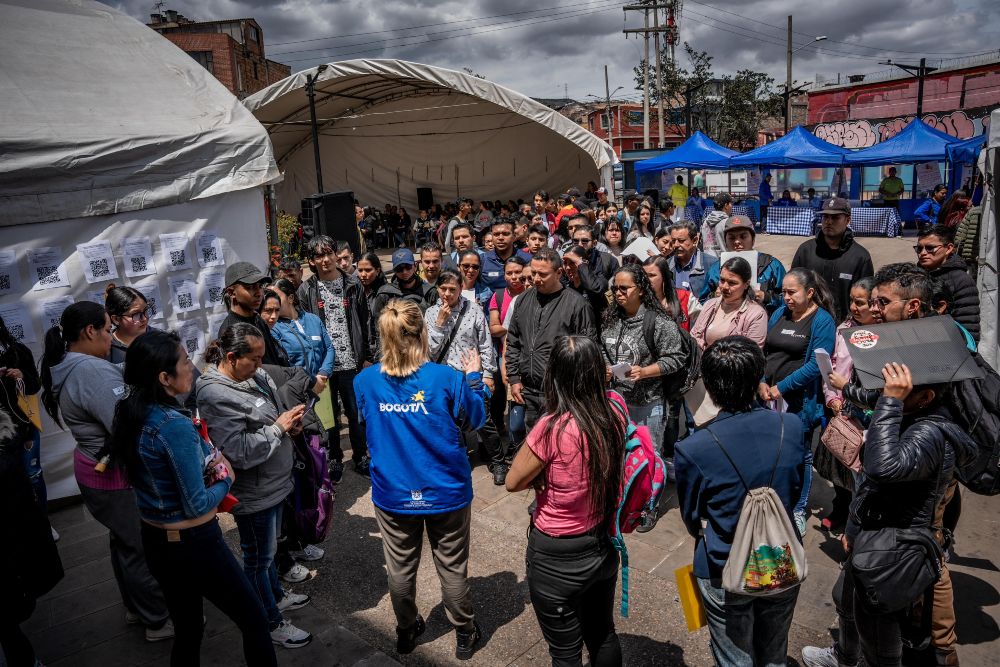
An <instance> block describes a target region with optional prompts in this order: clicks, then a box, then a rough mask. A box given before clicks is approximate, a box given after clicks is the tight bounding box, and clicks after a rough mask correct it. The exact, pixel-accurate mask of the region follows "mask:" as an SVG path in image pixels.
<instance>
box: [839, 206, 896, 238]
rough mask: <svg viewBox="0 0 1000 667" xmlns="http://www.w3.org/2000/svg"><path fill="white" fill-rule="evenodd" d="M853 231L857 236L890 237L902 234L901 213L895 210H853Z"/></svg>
mask: <svg viewBox="0 0 1000 667" xmlns="http://www.w3.org/2000/svg"><path fill="white" fill-rule="evenodd" d="M851 229H852V230H853V231H854V235H855V236H888V237H896V236H899V235H900V234H902V229H903V225H902V223H901V222H900V220H899V212H898V211H897V210H896V209H894V208H875V207H871V208H868V207H864V208H852V209H851Z"/></svg>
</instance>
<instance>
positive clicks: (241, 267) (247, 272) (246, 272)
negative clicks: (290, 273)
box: [226, 262, 270, 287]
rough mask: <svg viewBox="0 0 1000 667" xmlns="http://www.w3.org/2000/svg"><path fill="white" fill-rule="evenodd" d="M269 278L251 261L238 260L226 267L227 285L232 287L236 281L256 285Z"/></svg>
mask: <svg viewBox="0 0 1000 667" xmlns="http://www.w3.org/2000/svg"><path fill="white" fill-rule="evenodd" d="M268 280H270V278H268V277H267V274H265V273H264V272H263V271H261V270H260V269H258V268H257V267H256V266H254V265H253V264H251V263H250V262H236V263H235V264H231V265H229V266H228V267H227V268H226V287H232V286H233V285H235V284H236V283H243V284H244V285H256V284H257V283H265V282H267V281H268Z"/></svg>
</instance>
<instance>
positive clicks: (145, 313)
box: [122, 306, 153, 324]
mask: <svg viewBox="0 0 1000 667" xmlns="http://www.w3.org/2000/svg"><path fill="white" fill-rule="evenodd" d="M152 316H153V309H152V308H150V307H149V306H147V307H146V308H145V309H144V310H140V311H139V312H138V313H132V314H131V315H122V319H123V320H131V321H132V323H133V324H139V323H140V322H142V321H143V320H148V319H149V318H150V317H152Z"/></svg>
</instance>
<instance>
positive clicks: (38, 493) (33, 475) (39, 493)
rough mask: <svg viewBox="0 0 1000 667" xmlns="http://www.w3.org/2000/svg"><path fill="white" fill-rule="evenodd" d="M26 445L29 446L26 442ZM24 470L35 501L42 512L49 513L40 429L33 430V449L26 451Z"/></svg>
mask: <svg viewBox="0 0 1000 667" xmlns="http://www.w3.org/2000/svg"><path fill="white" fill-rule="evenodd" d="M24 444H26V445H27V444H28V443H27V442H25V443H24ZM24 469H25V470H26V471H27V473H28V479H29V480H30V481H31V488H32V489H34V490H35V499H36V500H37V501H38V506H39V507H41V508H42V512H45V513H47V512H48V506H47V501H48V492H47V491H46V489H45V476H44V475H43V474H42V434H41V433H39V432H38V429H34V428H33V429H31V447H30V448H27V449H25V450H24Z"/></svg>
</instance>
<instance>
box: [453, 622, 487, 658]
mask: <svg viewBox="0 0 1000 667" xmlns="http://www.w3.org/2000/svg"><path fill="white" fill-rule="evenodd" d="M482 638H483V632H482V630H480V629H479V623H476V622H475V621H473V622H472V631H471V632H463V631H462V630H456V631H455V657H456V658H458V659H459V660H468V659H469V658H471V657H472V654H473V653H475V652H476V644H478V643H479V640H480V639H482Z"/></svg>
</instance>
